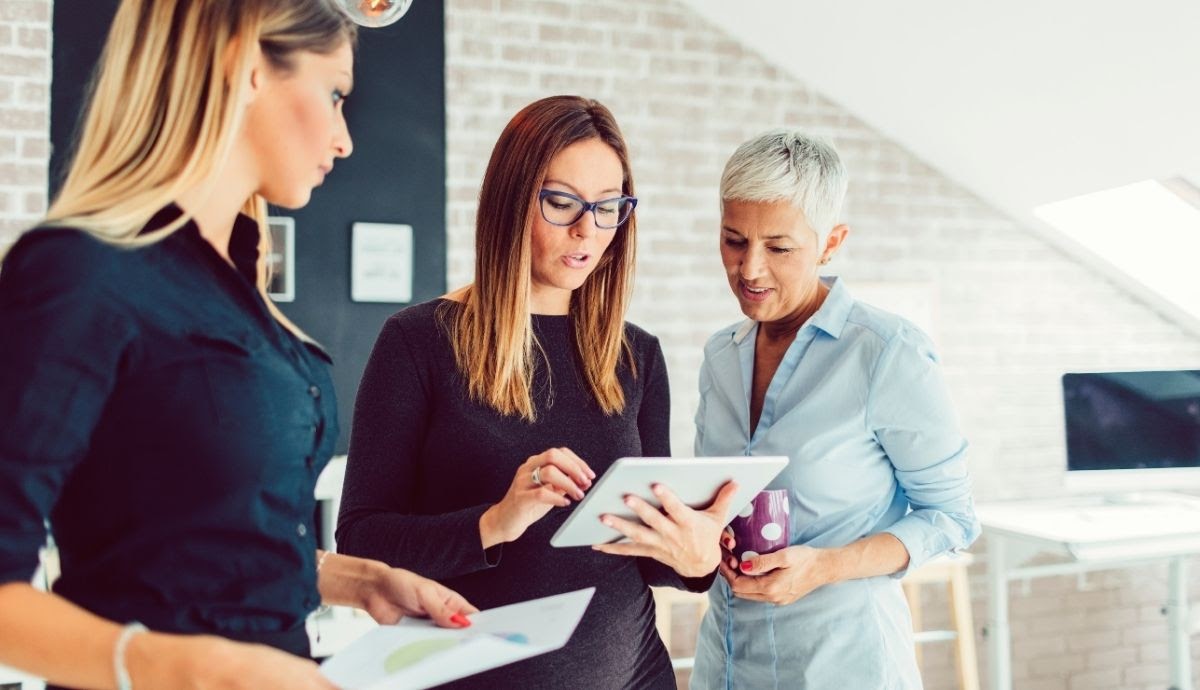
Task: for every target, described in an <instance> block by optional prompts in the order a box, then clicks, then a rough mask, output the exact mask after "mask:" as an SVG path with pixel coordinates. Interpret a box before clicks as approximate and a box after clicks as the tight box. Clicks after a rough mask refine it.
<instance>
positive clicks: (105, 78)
mask: <svg viewBox="0 0 1200 690" xmlns="http://www.w3.org/2000/svg"><path fill="white" fill-rule="evenodd" d="M355 38H356V34H355V28H354V25H353V24H352V23H351V22H350V20H349V18H348V17H347V16H346V15H344V14H343V13H342V12H341V11H340V10H339V9H337V7H336V6H334V5H333V4H332V2H331V0H122V2H121V4H120V6H119V7H118V8H117V13H116V16H115V17H114V19H113V23H112V28H111V29H110V30H109V33H108V39H107V41H106V42H105V44H104V51H103V54H102V55H101V58H100V63H99V65H98V67H97V71H96V73H95V75H94V77H93V80H92V83H91V85H90V89H89V90H90V94H89V97H88V107H87V114H86V116H85V118H84V119H83V121H82V126H81V127H80V128H79V130H78V134H77V137H76V141H75V152H74V155H73V157H72V159H71V164H70V167H69V168H68V170H67V173H66V176H65V179H64V181H63V184H62V188H61V190H60V191H59V193H58V195H57V197H56V198H55V200H54V201H53V203H52V204H51V205H50V209H49V211H48V212H47V214H46V219H45V221H43V223H42V225H58V226H70V227H76V228H80V229H83V230H86V231H88V232H91V233H93V234H94V235H96V236H97V237H99V238H101V239H103V240H105V241H107V242H110V243H113V244H119V245H130V246H137V245H141V244H147V243H150V242H155V241H158V240H161V239H162V238H164V237H166V236H167V235H169V234H171V233H173V232H175V231H176V230H178V229H179V228H180V227H182V226H183V225H184V224H185V223H186V222H187V221H188V220H189V218H188V217H187V216H186V215H185V216H184V217H181V218H179V219H178V220H176V221H175V222H173V223H171V224H169V225H168V226H166V227H165V228H163V229H161V230H159V231H157V232H153V233H147V234H146V235H143V236H140V237H139V235H138V233H139V231H140V230H141V229H142V228H143V227H144V226H145V225H146V223H147V222H149V220H150V219H151V217H152V216H153V215H154V214H155V213H157V212H158V211H159V210H160V209H162V208H163V207H164V206H166V205H167V204H169V203H171V202H173V201H175V200H176V199H177V198H178V197H179V195H180V194H181V193H183V192H184V191H185V190H188V189H192V188H194V187H197V186H200V185H203V184H205V183H211V182H212V181H213V180H212V176H213V175H214V173H215V171H216V170H219V169H220V167H221V166H222V165H223V164H224V162H225V161H226V160H228V158H229V156H230V153H231V151H232V148H233V145H234V141H235V139H236V133H237V131H238V129H239V127H240V125H241V116H242V108H241V104H242V103H243V100H244V98H245V94H244V93H243V91H244V88H245V86H244V85H245V84H246V83H247V82H248V76H249V72H250V70H251V69H252V66H253V63H254V59H255V54H256V50H255V48H256V47H257V49H259V50H261V51H262V55H263V56H264V57H265V58H266V59H267V61H268V62H269V64H270V65H271V66H272V68H274V69H278V70H285V71H286V70H288V69H290V68H291V67H292V58H293V54H294V53H295V52H296V51H301V50H305V51H311V52H316V53H322V54H328V53H330V52H333V51H334V50H336V49H338V48H339V47H340V46H342V45H344V44H345V43H346V42H350V43H351V44H353V42H354V40H355ZM255 41H257V46H255V45H254V43H255ZM243 212H244V213H246V215H248V216H250V217H251V218H254V219H255V220H257V221H258V224H259V264H258V281H257V282H258V289H259V291H260V292H261V293H262V295H263V298H264V300H265V301H266V303H267V305H268V306H269V308H270V309H271V311H272V312H273V313H274V314H275V316H276V318H278V319H279V320H280V321H281V322H283V323H284V324H285V325H286V326H288V327H289V328H291V329H292V330H294V331H295V330H297V329H296V328H295V327H294V326H293V325H292V324H291V323H290V322H289V321H288V320H287V319H286V318H285V317H284V316H283V314H282V313H280V312H279V310H278V309H276V308H275V305H274V303H273V302H272V301H271V300H270V299H269V298H268V296H267V266H268V261H267V258H268V254H269V252H268V249H269V242H270V233H269V232H267V231H266V226H265V223H266V202H265V201H264V200H263V199H262V198H261V197H260V196H258V195H254V196H252V197H251V198H249V199H247V200H246V204H245V206H244V208H243ZM297 332H298V331H297Z"/></svg>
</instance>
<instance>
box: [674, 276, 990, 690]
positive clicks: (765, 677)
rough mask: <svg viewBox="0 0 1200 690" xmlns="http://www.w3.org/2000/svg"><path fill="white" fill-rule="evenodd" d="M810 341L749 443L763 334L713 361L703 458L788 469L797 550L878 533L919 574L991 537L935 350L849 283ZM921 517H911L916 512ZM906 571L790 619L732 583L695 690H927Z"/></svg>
mask: <svg viewBox="0 0 1200 690" xmlns="http://www.w3.org/2000/svg"><path fill="white" fill-rule="evenodd" d="M823 280H824V281H825V283H826V285H828V286H829V287H830V288H831V289H830V292H829V294H828V295H827V296H826V298H825V302H824V304H822V305H821V308H820V309H818V310H817V312H816V313H815V314H813V315H812V317H811V318H810V319H809V320H808V322H807V323H806V324H805V325H804V326H803V327H802V328H801V329H800V331H799V332H798V333H797V334H796V339H795V341H794V342H793V343H792V344H791V346H789V347H788V350H787V352H786V353H785V354H784V357H783V360H782V361H781V362H780V364H779V368H778V370H776V372H775V376H774V378H772V379H771V383H770V385H769V386H768V387H767V392H766V396H765V398H764V400H763V407H762V413H761V416H760V418H759V421H758V427H757V428H756V429H755V431H754V434H753V435H751V434H750V387H751V380H752V376H753V372H754V343H755V338H756V337H757V335H758V324H757V323H756V322H754V321H744V322H742V323H739V324H735V325H733V326H730V327H728V328H724V329H722V330H720V331H718V332H717V333H716V334H715V335H714V336H713V337H712V338H710V339H709V341H708V344H707V345H706V346H705V348H704V364H703V365H702V366H701V369H700V407H699V410H698V411H697V413H696V454H697V455H701V456H705V455H707V456H719V455H786V456H788V458H789V459H790V462H789V464H788V466H787V468H785V469H784V471H783V472H782V473H781V474H780V475H779V476H778V477H777V478H776V479H775V480H774V481H773V482H772V483H771V485H770V487H769V488H772V489H788V491H789V497H790V511H791V515H790V525H789V530H790V536H789V541H790V543H791V544H793V545H794V544H807V545H809V546H814V547H836V546H844V545H846V544H849V543H851V542H854V541H856V540H858V539H861V538H863V537H865V536H868V535H871V534H876V533H879V532H888V533H890V534H893V535H895V536H896V537H897V538H898V539H899V540H900V541H901V543H903V544H904V546H905V548H907V549H908V554H909V565H908V568H916V567H919V566H920V565H921V564H922V563H924V562H925V561H927V560H929V559H930V558H931V557H933V556H936V555H938V554H941V553H944V552H947V551H953V550H956V549H961V548H964V547H966V546H968V545H969V544H971V542H973V541H974V540H975V538H976V537H978V536H979V522H978V521H977V519H976V518H975V512H974V508H973V506H972V501H971V493H970V481H969V479H968V477H967V465H966V461H965V453H966V448H967V443H966V440H964V439H963V436H962V434H961V433H960V432H959V429H958V424H957V421H956V418H955V414H954V409H953V406H952V405H951V403H950V399H949V396H948V395H947V392H946V386H945V384H944V383H943V381H942V376H941V373H940V371H939V368H938V363H937V357H936V355H935V354H934V353H933V348H932V346H931V344H930V342H929V339H928V338H927V337H926V336H925V334H924V333H922V332H921V331H920V330H919V329H918V328H917V327H916V326H914V325H913V324H911V323H909V322H908V321H905V320H904V319H902V318H900V317H898V316H895V315H893V314H889V313H887V312H885V311H882V310H880V309H876V308H874V307H871V306H868V305H866V304H862V303H861V302H857V301H855V300H854V298H852V297H851V296H850V293H849V292H848V291H847V290H846V288H845V286H844V285H843V284H842V283H841V281H839V280H837V279H836V278H834V279H823ZM910 509H911V511H910ZM904 572H905V571H901V572H899V573H896V574H894V575H892V576H891V577H888V576H882V577H873V578H867V579H861V580H848V581H845V582H840V583H836V584H833V585H827V586H825V587H821V588H818V589H816V590H814V591H813V592H812V593H810V594H809V595H808V596H806V597H804V598H802V599H800V600H798V601H796V602H795V603H792V604H789V605H787V606H775V605H773V604H764V603H760V602H754V601H749V600H747V599H739V598H735V597H734V596H733V595H732V592H731V590H730V588H729V585H728V583H726V582H725V580H724V579H722V578H720V577H718V578H717V581H716V583H715V584H714V585H713V588H712V589H711V590H710V592H709V601H710V608H709V611H708V613H707V614H706V615H705V618H704V622H703V623H702V624H701V628H700V638H699V640H698V642H697V650H696V667H695V669H694V671H693V673H692V681H691V687H692V690H716V689H720V690H727V689H732V688H737V689H738V690H769V689H774V688H788V689H789V690H792V689H795V690H912V689H916V688H920V687H921V679H920V675H919V674H918V671H917V666H916V660H915V658H914V652H913V636H912V620H911V616H910V614H909V611H908V606H907V604H906V603H905V600H904V596H903V594H902V592H901V589H900V585H899V578H900V577H902V576H903V575H904Z"/></svg>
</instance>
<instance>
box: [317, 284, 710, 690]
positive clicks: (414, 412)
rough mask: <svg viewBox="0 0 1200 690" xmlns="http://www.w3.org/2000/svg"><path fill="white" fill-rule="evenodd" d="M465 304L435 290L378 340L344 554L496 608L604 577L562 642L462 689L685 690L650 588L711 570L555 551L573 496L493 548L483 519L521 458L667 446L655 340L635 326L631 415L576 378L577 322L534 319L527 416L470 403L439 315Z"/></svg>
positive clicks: (363, 393)
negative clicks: (530, 415) (614, 409)
mask: <svg viewBox="0 0 1200 690" xmlns="http://www.w3.org/2000/svg"><path fill="white" fill-rule="evenodd" d="M455 308H457V305H456V304H455V303H452V302H447V301H445V300H439V301H435V302H429V303H425V304H420V305H416V306H413V307H411V308H409V309H406V310H404V311H402V312H400V313H399V314H396V315H395V316H393V317H392V318H391V319H389V320H388V321H387V323H386V324H385V325H384V327H383V332H382V333H381V334H380V336H379V340H378V341H377V342H376V343H375V349H374V351H373V352H372V353H371V358H370V360H369V361H368V363H367V368H366V372H365V373H364V374H363V380H362V383H361V385H360V387H359V391H358V400H357V402H356V404H355V408H354V426H353V430H352V433H351V437H350V460H349V464H348V466H347V471H346V482H345V485H344V487H343V493H342V509H341V516H340V519H339V521H338V531H337V539H338V549H339V550H340V551H342V552H344V553H351V554H354V555H357V556H366V557H369V558H376V559H379V560H382V561H385V562H387V563H389V564H391V565H393V566H398V567H402V568H407V569H410V570H414V571H416V572H418V573H420V574H422V575H425V576H426V577H432V578H435V579H438V580H441V581H443V582H444V583H445V584H446V585H447V586H449V587H451V588H452V589H455V590H457V591H458V592H459V593H461V594H463V595H464V596H465V597H466V598H467V599H468V600H469V601H471V603H473V604H475V605H476V606H478V607H480V608H485V609H486V608H492V607H494V606H501V605H504V604H511V603H513V602H517V601H524V600H527V599H533V598H536V597H543V596H549V595H552V594H559V593H562V592H568V591H572V590H576V589H582V588H585V587H596V594H595V596H594V597H593V599H592V602H591V605H590V606H589V608H588V610H587V613H586V614H585V615H584V618H583V621H582V622H581V623H580V625H579V627H578V628H577V629H576V630H575V633H574V635H573V636H572V638H571V640H570V642H568V644H567V646H566V647H564V648H563V649H561V650H558V651H556V652H551V653H549V654H544V655H541V656H537V657H534V658H532V659H529V660H526V661H521V662H517V663H515V664H511V665H509V666H504V667H501V668H499V669H496V670H494V671H490V672H487V673H485V674H482V675H477V676H472V677H470V678H467V679H464V680H463V681H460V682H459V683H457V684H454V685H453V686H452V687H455V688H457V687H462V688H471V687H491V688H495V687H502V688H522V689H535V688H547V689H550V688H555V689H558V688H589V689H590V690H606V689H617V688H636V689H637V690H647V689H650V688H674V687H675V679H674V674H673V672H672V670H671V663H670V659H669V658H668V656H667V651H666V649H665V648H664V646H663V644H662V641H661V640H660V639H659V636H658V633H657V630H656V629H655V625H654V601H653V599H652V597H651V594H650V589H649V587H647V585H667V586H674V587H689V588H693V589H696V590H698V591H702V590H705V589H707V588H708V587H709V585H711V584H712V581H713V578H712V576H709V577H707V578H697V579H695V580H690V579H689V580H682V579H681V578H680V577H679V576H678V575H677V574H676V573H675V572H674V571H672V570H671V569H669V568H667V567H666V566H664V565H662V564H660V563H658V562H656V561H652V560H649V559H635V558H627V557H619V556H609V555H606V554H602V553H599V552H597V551H593V550H591V549H589V548H574V549H557V548H553V547H551V546H550V543H549V542H550V537H551V535H553V534H554V532H555V530H557V529H558V527H559V526H560V525H562V523H563V521H565V520H566V518H567V516H568V515H569V514H570V512H571V510H572V509H573V507H574V504H572V506H570V507H567V508H553V509H551V511H550V513H549V514H547V515H546V516H545V517H543V518H542V519H541V520H539V521H537V522H535V523H534V524H533V525H532V526H531V527H530V528H529V529H528V530H526V532H525V534H523V535H522V536H521V537H520V538H519V539H517V540H516V541H514V542H510V543H507V544H504V545H502V546H498V547H493V548H492V549H488V550H487V551H486V552H485V551H484V549H483V547H482V544H481V542H480V535H479V518H480V516H481V515H482V514H483V512H484V511H485V510H487V508H488V507H489V506H491V505H492V504H494V503H496V502H497V501H499V500H500V499H501V498H502V497H503V496H504V493H505V491H506V490H507V489H508V487H509V484H510V483H511V482H512V479H513V473H514V472H515V470H516V467H517V466H518V465H520V464H521V463H523V462H525V460H526V458H527V457H529V456H531V455H535V454H537V453H540V452H542V451H544V450H546V449H547V448H553V447H559V446H566V447H569V448H571V449H572V450H574V451H575V452H576V453H577V454H578V455H579V456H580V457H581V458H583V459H584V460H586V461H587V462H588V464H589V465H590V466H591V468H592V469H593V470H595V471H596V473H597V474H598V475H599V474H603V473H604V471H605V470H606V469H608V467H609V466H610V465H611V464H612V463H613V462H614V461H615V460H616V459H617V458H620V457H623V456H638V455H650V456H668V455H670V453H671V448H670V428H669V426H670V392H669V387H668V384H667V370H666V364H665V362H664V361H663V356H662V350H661V349H660V347H659V344H658V340H657V339H656V338H654V337H653V336H651V335H650V334H648V333H646V332H645V331H643V330H641V329H640V328H637V327H636V326H632V325H627V326H626V336H627V338H628V340H629V342H630V344H631V346H632V350H633V354H634V359H635V363H636V367H637V377H636V378H635V377H634V376H633V375H632V373H631V371H630V369H629V367H628V366H626V365H624V364H622V365H621V366H620V367H619V369H618V375H619V377H620V381H621V384H622V387H623V388H624V391H625V401H626V405H625V410H624V412H622V413H621V414H617V415H612V416H609V415H606V414H604V412H603V411H602V410H601V409H600V407H599V405H597V403H596V401H595V399H594V398H593V397H592V394H591V392H590V390H589V389H588V388H587V386H586V385H585V384H584V382H583V379H582V376H581V375H580V373H579V367H578V366H577V363H576V362H575V359H574V355H573V352H574V346H573V343H572V330H571V326H570V320H569V317H566V316H534V317H533V329H534V335H535V336H536V338H537V340H538V343H539V344H540V345H541V349H542V351H544V352H545V355H546V361H545V362H543V360H542V358H541V357H540V355H535V361H536V362H537V363H538V366H537V367H536V369H535V373H534V380H533V384H534V391H535V394H534V399H535V408H536V410H537V421H536V422H534V423H532V424H531V423H528V422H525V421H524V420H522V419H520V418H517V417H506V416H503V415H501V414H499V413H497V412H496V411H495V410H493V409H491V408H489V407H487V406H485V405H482V404H479V403H477V402H474V401H472V400H470V399H469V396H468V395H467V394H466V387H465V386H466V384H465V382H464V381H463V379H462V376H461V375H460V374H459V372H458V368H457V365H456V364H455V360H454V354H453V351H452V350H451V346H450V342H449V339H448V338H447V336H446V332H445V329H444V327H443V326H442V325H441V323H442V322H441V321H440V317H439V314H438V310H439V309H442V310H446V311H450V310H453V309H455Z"/></svg>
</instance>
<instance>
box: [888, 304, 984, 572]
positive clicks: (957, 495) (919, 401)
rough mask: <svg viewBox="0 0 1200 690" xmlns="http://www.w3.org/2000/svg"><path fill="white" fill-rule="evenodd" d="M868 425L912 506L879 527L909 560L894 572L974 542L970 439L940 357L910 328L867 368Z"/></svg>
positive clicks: (975, 526)
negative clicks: (961, 425)
mask: <svg viewBox="0 0 1200 690" xmlns="http://www.w3.org/2000/svg"><path fill="white" fill-rule="evenodd" d="M867 424H868V425H869V427H870V429H871V431H872V433H873V434H874V436H875V439H876V440H877V441H878V442H879V444H880V446H881V447H882V448H883V450H884V452H885V453H886V454H887V456H888V458H889V459H890V461H891V463H892V466H893V468H894V472H895V476H896V481H897V483H898V484H899V486H900V489H901V490H902V491H903V492H904V494H905V496H906V497H907V499H908V503H909V507H910V508H911V512H909V513H908V514H907V515H905V516H904V517H903V518H901V519H900V520H899V521H897V522H896V523H894V524H892V525H891V526H889V527H887V528H885V529H884V530H883V531H884V532H887V533H889V534H892V535H894V536H895V537H896V538H897V539H899V540H900V542H901V543H902V544H904V547H905V548H906V549H907V550H908V555H909V561H908V566H907V567H906V568H904V569H903V570H901V571H900V572H897V573H895V574H894V577H903V576H904V575H905V574H906V573H907V572H908V570H910V569H913V568H917V567H920V566H921V564H922V563H924V562H926V561H927V560H929V559H930V558H932V557H934V556H937V555H939V554H941V553H945V552H947V551H956V550H959V549H963V548H966V547H967V546H969V545H970V544H971V543H972V542H974V541H975V539H976V538H978V536H979V531H980V527H979V520H978V519H977V518H976V517H975V509H974V504H973V501H972V499H971V482H970V477H969V475H968V472H967V462H966V451H967V442H966V439H964V438H963V435H962V433H961V432H960V431H959V427H958V421H957V418H956V415H955V413H954V407H953V405H952V403H951V401H950V396H949V394H948V392H947V390H946V385H945V382H944V381H943V379H942V375H941V371H940V369H939V366H938V360H937V356H936V355H935V354H934V351H933V348H932V346H931V344H930V342H929V340H928V338H926V337H925V335H924V334H922V333H921V332H920V331H918V330H916V329H915V328H912V327H905V328H902V329H901V330H900V331H899V332H898V333H897V334H896V335H895V336H893V337H892V339H891V340H890V341H889V342H888V345H887V347H886V348H885V349H884V350H883V352H882V353H881V354H880V356H879V360H878V361H877V363H876V365H875V367H874V371H873V372H872V375H871V381H870V393H869V398H868V401H867Z"/></svg>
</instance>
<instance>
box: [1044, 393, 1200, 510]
mask: <svg viewBox="0 0 1200 690" xmlns="http://www.w3.org/2000/svg"><path fill="white" fill-rule="evenodd" d="M1062 388H1063V411H1064V415H1065V418H1066V434H1067V488H1068V489H1069V490H1072V491H1096V492H1108V493H1113V492H1131V491H1145V490H1187V491H1193V490H1198V489H1200V371H1197V370H1188V371H1183V370H1180V371H1119V372H1095V373H1071V374H1065V375H1064V376H1063V377H1062Z"/></svg>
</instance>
